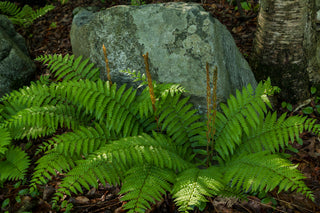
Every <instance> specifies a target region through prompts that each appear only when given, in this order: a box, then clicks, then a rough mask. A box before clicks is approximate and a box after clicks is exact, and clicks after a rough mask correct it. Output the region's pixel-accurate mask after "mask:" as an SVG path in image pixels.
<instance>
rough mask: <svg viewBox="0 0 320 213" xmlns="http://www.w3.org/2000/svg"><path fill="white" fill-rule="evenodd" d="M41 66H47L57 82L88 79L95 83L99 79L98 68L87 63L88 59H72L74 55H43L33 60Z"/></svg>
mask: <svg viewBox="0 0 320 213" xmlns="http://www.w3.org/2000/svg"><path fill="white" fill-rule="evenodd" d="M35 60H36V61H40V62H42V63H43V64H48V68H49V70H50V71H51V72H52V73H53V74H54V77H55V78H56V79H57V81H59V80H63V81H67V80H80V79H88V80H91V81H96V80H98V79H99V73H100V71H99V68H94V64H93V63H90V64H88V62H89V60H90V59H89V58H87V59H86V60H82V56H80V57H78V58H77V59H74V55H71V56H70V55H66V56H64V57H62V55H56V54H54V55H44V56H39V57H37V58H36V59H35Z"/></svg>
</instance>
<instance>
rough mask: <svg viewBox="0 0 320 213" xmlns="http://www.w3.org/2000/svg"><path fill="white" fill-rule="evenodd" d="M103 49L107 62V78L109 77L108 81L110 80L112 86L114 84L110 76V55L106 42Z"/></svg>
mask: <svg viewBox="0 0 320 213" xmlns="http://www.w3.org/2000/svg"><path fill="white" fill-rule="evenodd" d="M102 49H103V54H104V60H105V62H106V68H107V78H108V81H109V82H110V86H111V85H112V81H111V76H110V67H109V60H108V55H107V49H106V47H105V46H104V44H103V45H102Z"/></svg>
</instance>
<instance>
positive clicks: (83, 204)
mask: <svg viewBox="0 0 320 213" xmlns="http://www.w3.org/2000/svg"><path fill="white" fill-rule="evenodd" d="M29 2H30V1H29ZM48 2H50V1H48ZM147 2H148V1H147ZM157 2H163V1H162V0H157ZM223 2H226V3H223ZM129 3H130V2H129ZM52 4H53V5H54V6H56V7H55V9H54V10H52V11H50V12H49V13H48V14H46V15H44V16H43V17H41V18H39V19H37V20H36V21H35V23H34V24H33V25H32V26H30V27H29V28H28V29H25V28H21V27H17V26H16V29H17V31H18V32H19V33H20V34H22V35H23V36H24V38H25V39H26V41H27V45H28V47H29V51H30V54H31V57H32V59H34V58H36V57H38V56H40V55H45V54H62V55H65V54H72V48H71V43H70V36H69V32H70V28H71V23H72V18H73V15H72V11H73V9H75V8H76V7H79V6H82V7H86V6H98V7H99V8H108V7H111V6H115V5H119V4H128V2H127V1H122V0H113V1H108V0H107V1H106V3H103V1H99V0H69V2H68V3H66V4H63V5H62V4H61V3H60V2H56V1H52ZM254 6H255V5H253V7H254ZM34 7H35V8H36V7H37V6H34ZM203 7H204V8H205V10H207V11H208V12H210V13H211V14H212V16H213V17H215V18H217V19H218V20H220V22H221V23H223V24H224V25H226V26H227V28H228V30H229V31H230V32H231V34H232V36H233V37H234V39H235V42H236V44H237V46H238V48H239V49H240V51H241V53H242V54H243V55H244V56H245V58H248V57H250V53H251V50H252V45H253V38H254V33H255V31H256V25H257V23H256V22H257V19H256V16H257V11H254V10H250V11H246V12H245V16H246V17H243V16H240V13H239V12H238V11H237V10H235V7H234V6H232V5H229V4H228V3H227V1H223V0H216V1H215V0H207V1H206V3H205V4H204V5H203ZM46 71H47V70H46V67H45V66H43V65H41V64H39V63H37V76H35V79H37V78H39V76H40V75H41V74H43V73H46ZM309 105H310V106H312V107H315V103H314V101H311V103H310V104H309ZM295 107H297V106H293V108H295ZM276 110H278V111H280V112H281V113H282V112H285V111H287V110H285V109H282V108H281V107H277V108H276ZM290 113H291V112H289V114H290ZM301 113H302V112H301V110H297V111H296V112H294V113H291V114H301ZM310 116H311V117H314V118H320V116H319V114H318V113H317V112H316V111H315V112H314V113H311V114H310ZM301 137H302V139H303V144H302V145H299V144H297V143H295V144H294V147H295V148H297V149H298V150H299V152H298V153H291V154H292V157H291V161H292V162H293V163H298V164H299V166H298V169H299V170H300V171H302V172H303V173H304V175H305V176H306V179H305V182H306V184H307V185H308V187H309V188H310V189H311V190H312V191H313V192H314V196H315V199H316V201H315V203H313V202H311V201H310V200H307V199H306V198H305V197H304V196H302V195H300V194H298V193H289V192H287V193H285V192H282V193H280V194H277V191H273V192H271V193H269V194H268V195H266V196H265V197H255V196H251V197H249V199H248V200H247V201H238V200H235V199H221V198H219V197H217V198H214V199H213V198H212V199H210V203H209V204H208V205H207V207H206V209H205V210H203V211H202V212H206V213H211V212H257V213H258V212H259V213H260V212H261V213H263V212H288V213H291V212H293V213H296V212H306V213H308V212H319V213H320V143H319V138H318V137H317V136H315V135H313V134H310V133H307V132H306V133H303V134H302V135H301ZM35 160H36V159H33V161H35ZM59 182H60V180H59V178H55V179H53V180H52V181H51V182H50V183H49V184H47V185H46V186H43V187H42V188H40V189H39V191H40V195H39V196H37V197H36V198H32V197H30V196H28V195H23V194H19V193H21V191H22V189H25V188H27V185H26V184H25V183H22V184H21V185H18V186H17V185H16V184H15V183H13V182H8V183H6V184H5V185H4V188H0V204H1V203H2V202H3V201H4V200H5V199H7V198H9V199H10V204H9V205H8V206H7V207H6V208H5V209H2V211H8V212H31V211H32V212H54V211H53V210H52V208H51V205H50V197H51V196H52V193H53V192H54V191H55V189H56V188H57V187H58V184H59ZM24 184H25V185H24ZM117 192H119V188H118V187H111V186H110V187H107V188H106V187H101V188H98V189H92V190H90V191H87V192H85V193H84V194H82V195H77V196H76V195H75V196H74V197H71V198H70V199H69V201H70V202H72V203H73V204H74V209H73V210H72V212H124V211H123V210H122V208H121V205H122V203H121V201H120V200H119V196H118V195H117ZM271 197H272V199H269V198H271ZM268 199H269V201H267V200H268ZM265 201H267V202H265ZM0 212H1V209H0ZM149 212H177V210H176V207H175V205H174V203H173V201H172V199H171V198H170V196H169V195H167V196H164V198H163V200H162V201H160V202H158V203H156V204H155V205H153V209H152V210H150V211H149ZM194 212H200V211H199V210H195V211H194Z"/></svg>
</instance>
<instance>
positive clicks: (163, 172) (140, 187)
mask: <svg viewBox="0 0 320 213" xmlns="http://www.w3.org/2000/svg"><path fill="white" fill-rule="evenodd" d="M125 176H126V178H125V179H124V181H123V185H122V188H121V191H120V192H119V193H122V194H123V193H125V195H124V196H123V197H122V198H121V200H122V201H128V202H127V203H126V204H125V205H124V209H129V210H130V211H128V212H145V209H150V208H151V206H150V203H155V200H161V198H162V195H163V194H165V193H166V191H170V189H171V185H170V183H173V182H174V181H175V173H174V172H173V171H172V170H169V169H162V168H159V167H155V166H151V165H147V164H146V165H141V166H136V167H132V168H131V169H130V170H129V171H127V172H126V173H125Z"/></svg>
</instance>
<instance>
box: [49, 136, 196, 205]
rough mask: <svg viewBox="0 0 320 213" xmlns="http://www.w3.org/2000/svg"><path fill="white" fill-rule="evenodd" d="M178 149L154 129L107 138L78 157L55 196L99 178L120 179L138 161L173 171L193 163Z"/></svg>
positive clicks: (91, 183) (140, 163) (80, 189)
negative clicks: (84, 156)
mask: <svg viewBox="0 0 320 213" xmlns="http://www.w3.org/2000/svg"><path fill="white" fill-rule="evenodd" d="M177 149H178V146H176V145H175V144H174V143H172V142H171V141H170V139H169V138H167V137H165V136H164V135H161V134H156V133H154V136H153V137H151V136H149V135H147V134H143V135H140V136H133V137H127V138H121V139H119V140H115V141H110V142H109V143H108V144H106V145H105V146H103V147H101V148H100V149H98V150H96V151H95V152H94V153H92V154H91V155H89V156H88V158H87V159H85V160H80V161H77V166H76V167H74V168H73V169H71V171H70V172H68V173H67V177H66V178H64V179H63V181H62V184H61V185H60V186H61V188H60V189H59V190H58V191H59V192H58V193H57V194H56V198H55V200H59V197H61V195H63V194H67V195H70V192H74V193H77V192H82V187H85V188H88V186H89V185H92V186H96V184H97V180H98V179H99V180H100V182H101V183H103V184H104V183H105V182H108V183H110V184H117V183H119V182H120V180H123V177H124V173H125V172H126V171H128V170H129V169H130V168H132V167H134V166H138V165H141V166H142V165H146V164H148V165H153V166H155V167H159V168H161V169H171V170H173V171H183V170H184V169H186V168H188V167H190V166H192V164H191V163H190V161H188V160H185V159H184V158H181V157H180V156H179V155H178V154H177V153H179V151H176V150H177ZM178 150H179V149H178Z"/></svg>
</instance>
